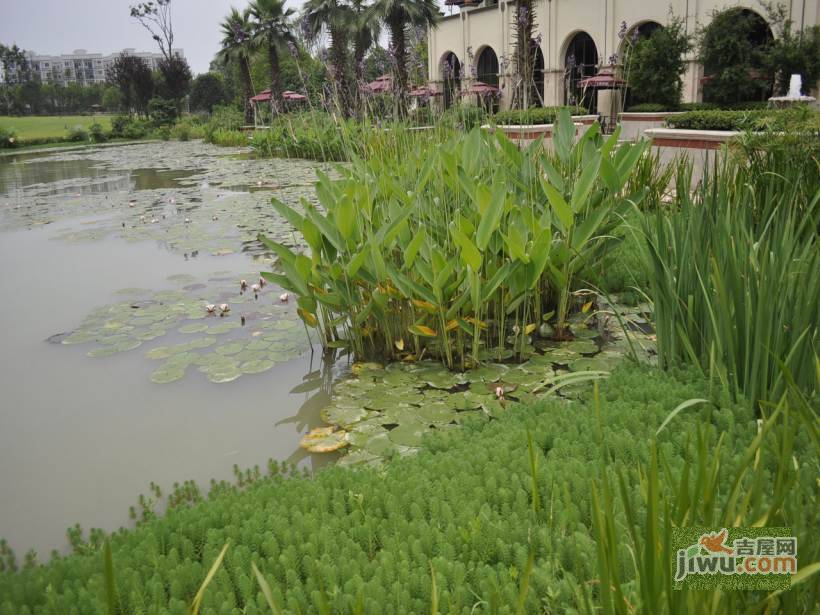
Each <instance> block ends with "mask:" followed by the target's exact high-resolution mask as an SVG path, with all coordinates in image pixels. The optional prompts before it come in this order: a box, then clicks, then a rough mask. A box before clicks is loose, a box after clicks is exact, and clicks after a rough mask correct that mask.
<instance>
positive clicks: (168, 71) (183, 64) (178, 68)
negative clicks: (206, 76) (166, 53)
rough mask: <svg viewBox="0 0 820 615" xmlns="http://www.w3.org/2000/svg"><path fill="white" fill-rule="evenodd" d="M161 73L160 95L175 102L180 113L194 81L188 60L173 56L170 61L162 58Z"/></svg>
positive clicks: (160, 63) (160, 62)
mask: <svg viewBox="0 0 820 615" xmlns="http://www.w3.org/2000/svg"><path fill="white" fill-rule="evenodd" d="M159 73H160V75H161V76H162V81H161V83H160V87H159V93H160V95H162V96H163V97H164V98H167V99H168V100H173V101H174V103H175V104H176V106H177V111H179V110H180V108H181V107H182V99H183V98H185V96H187V95H188V91H189V90H190V89H191V80H192V79H193V75H192V74H191V67H190V66H188V60H186V59H185V58H183V57H182V56H179V55H174V56H171V58H170V59H165V58H162V59H161V60H160V61H159Z"/></svg>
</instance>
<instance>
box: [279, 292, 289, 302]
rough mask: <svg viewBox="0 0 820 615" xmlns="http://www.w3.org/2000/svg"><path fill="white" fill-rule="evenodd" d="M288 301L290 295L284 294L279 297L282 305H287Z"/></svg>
mask: <svg viewBox="0 0 820 615" xmlns="http://www.w3.org/2000/svg"><path fill="white" fill-rule="evenodd" d="M288 299H290V295H289V294H288V293H282V294H281V295H279V301H281V302H282V303H286V302H287V300H288Z"/></svg>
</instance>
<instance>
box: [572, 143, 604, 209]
mask: <svg viewBox="0 0 820 615" xmlns="http://www.w3.org/2000/svg"><path fill="white" fill-rule="evenodd" d="M600 166H601V157H600V155H596V156H595V157H594V158H593V159H592V160H591V161H590V162H589V163H588V164H587V165H586V166H585V167H584V170H583V171H581V176H580V177H579V178H578V181H576V182H575V186H574V187H573V189H572V199H571V201H570V204H571V205H572V211H574V212H575V213H578V212H579V211H581V210H582V209H583V208H584V207H585V206H586V204H587V197H588V196H589V191H590V190H592V186H593V184H594V183H595V180H596V179H597V178H598V169H599V167H600Z"/></svg>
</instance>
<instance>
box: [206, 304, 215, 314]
mask: <svg viewBox="0 0 820 615" xmlns="http://www.w3.org/2000/svg"><path fill="white" fill-rule="evenodd" d="M215 309H216V306H215V305H214V304H213V303H208V304H206V305H205V310H206V311H207V312H208V314H213V313H214V310H215Z"/></svg>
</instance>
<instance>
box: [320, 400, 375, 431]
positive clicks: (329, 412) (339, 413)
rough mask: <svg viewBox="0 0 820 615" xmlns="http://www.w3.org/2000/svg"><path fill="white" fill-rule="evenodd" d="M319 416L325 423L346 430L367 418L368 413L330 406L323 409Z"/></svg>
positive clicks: (360, 409)
mask: <svg viewBox="0 0 820 615" xmlns="http://www.w3.org/2000/svg"><path fill="white" fill-rule="evenodd" d="M321 416H322V420H323V421H324V422H325V423H328V424H330V425H338V426H340V427H345V428H347V427H348V426H350V425H353V424H354V423H357V422H359V421H361V420H362V419H364V418H365V417H367V416H368V412H367V410H365V409H364V408H343V407H339V406H335V405H332V406H328V407H327V408H325V409H323V410H322V412H321Z"/></svg>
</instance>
